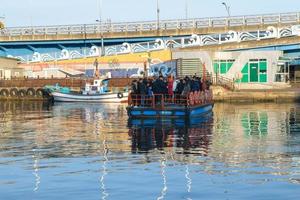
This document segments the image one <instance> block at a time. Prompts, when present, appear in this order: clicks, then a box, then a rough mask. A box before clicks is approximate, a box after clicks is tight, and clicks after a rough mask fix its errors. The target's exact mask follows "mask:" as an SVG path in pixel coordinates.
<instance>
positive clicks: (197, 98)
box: [128, 90, 213, 109]
mask: <svg viewBox="0 0 300 200" xmlns="http://www.w3.org/2000/svg"><path fill="white" fill-rule="evenodd" d="M212 101H213V95H212V91H211V90H206V91H195V92H190V93H189V94H188V95H181V94H173V95H169V94H153V95H140V94H134V93H131V94H129V96H128V105H129V106H131V107H149V108H160V109H164V108H165V107H170V106H187V107H189V106H198V105H204V104H208V103H212Z"/></svg>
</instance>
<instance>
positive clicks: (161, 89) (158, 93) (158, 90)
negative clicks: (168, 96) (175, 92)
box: [152, 76, 166, 103]
mask: <svg viewBox="0 0 300 200" xmlns="http://www.w3.org/2000/svg"><path fill="white" fill-rule="evenodd" d="M165 90H166V84H165V83H164V78H163V76H159V78H158V79H156V80H155V81H154V82H153V84H152V91H153V93H154V95H155V101H156V102H157V103H161V98H162V95H164V93H165V92H166V91H165Z"/></svg>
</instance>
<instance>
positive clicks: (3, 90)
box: [0, 89, 9, 97]
mask: <svg viewBox="0 0 300 200" xmlns="http://www.w3.org/2000/svg"><path fill="white" fill-rule="evenodd" d="M0 95H1V96H3V97H8V96H9V91H8V89H2V90H1V92H0Z"/></svg>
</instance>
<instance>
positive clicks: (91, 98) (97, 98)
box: [52, 92, 128, 103]
mask: <svg viewBox="0 0 300 200" xmlns="http://www.w3.org/2000/svg"><path fill="white" fill-rule="evenodd" d="M123 95H124V96H123V98H118V96H117V94H101V95H73V94H63V93H59V92H53V93H52V96H53V98H54V101H57V102H98V103H122V102H127V101H128V93H123Z"/></svg>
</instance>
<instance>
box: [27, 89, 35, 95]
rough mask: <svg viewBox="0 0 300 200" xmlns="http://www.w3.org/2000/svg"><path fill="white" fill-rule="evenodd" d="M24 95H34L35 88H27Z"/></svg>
mask: <svg viewBox="0 0 300 200" xmlns="http://www.w3.org/2000/svg"><path fill="white" fill-rule="evenodd" d="M26 95H27V96H30V97H34V96H35V90H34V89H33V88H28V89H27V92H26Z"/></svg>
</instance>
